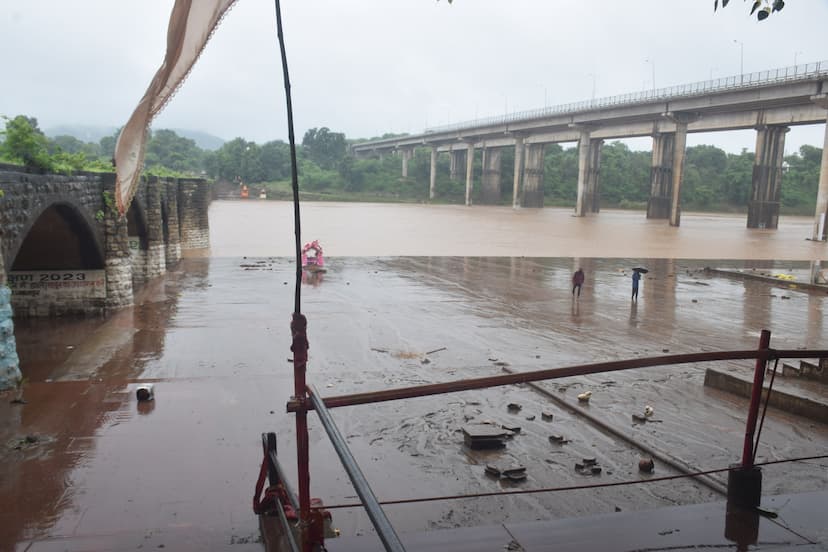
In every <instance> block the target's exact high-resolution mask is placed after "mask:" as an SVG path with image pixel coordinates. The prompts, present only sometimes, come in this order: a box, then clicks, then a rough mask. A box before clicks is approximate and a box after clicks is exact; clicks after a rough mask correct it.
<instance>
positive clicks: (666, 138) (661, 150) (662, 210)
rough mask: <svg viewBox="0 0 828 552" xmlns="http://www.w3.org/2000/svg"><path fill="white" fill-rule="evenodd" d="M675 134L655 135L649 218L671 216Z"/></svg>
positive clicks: (648, 206)
mask: <svg viewBox="0 0 828 552" xmlns="http://www.w3.org/2000/svg"><path fill="white" fill-rule="evenodd" d="M674 143H675V134H673V133H664V134H656V135H654V136H653V161H652V165H651V168H650V199H649V201H647V218H648V219H666V218H670V200H671V197H672V195H673V193H672V188H673V147H674Z"/></svg>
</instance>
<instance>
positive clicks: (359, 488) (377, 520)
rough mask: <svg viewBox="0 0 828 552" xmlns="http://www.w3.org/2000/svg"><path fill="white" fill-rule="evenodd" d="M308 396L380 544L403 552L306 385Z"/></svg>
mask: <svg viewBox="0 0 828 552" xmlns="http://www.w3.org/2000/svg"><path fill="white" fill-rule="evenodd" d="M308 396H309V397H310V400H311V403H312V404H313V407H314V408H315V409H316V413H317V414H318V415H319V420H320V421H321V422H322V427H324V428H325V431H326V432H327V433H328V437H330V439H331V444H332V445H333V447H334V450H335V451H336V453H337V454H338V455H339V459H340V460H342V466H343V467H344V468H345V471H346V472H347V473H348V477H349V478H350V479H351V483H353V484H354V489H355V490H356V492H357V494H358V495H359V498H360V500H361V501H362V504H363V505H364V506H365V511H366V512H367V513H368V517H369V518H370V519H371V523H373V524H374V528H375V529H376V530H377V535H379V538H380V540H381V541H382V544H383V545H384V546H385V550H387V551H390V552H405V548H404V547H403V545H402V542H400V538H399V537H398V536H397V533H396V531H394V527H393V526H392V525H391V522H390V521H388V518H387V517H386V515H385V512H384V511H383V510H382V507H381V506H380V504H379V501H378V500H377V497H376V496H375V495H374V491H372V490H371V486H370V485H369V484H368V480H367V479H365V476H364V475H363V474H362V470H360V469H359V465H358V464H357V461H356V459H355V458H354V456H353V455H352V454H351V451H350V450H349V449H348V443H346V442H345V439H344V438H343V437H342V434H341V433H340V432H339V429H338V428H337V427H336V423H335V422H334V420H333V417H332V416H331V413H330V412H329V411H328V408H327V407H326V406H325V403H324V402H322V399H321V398H320V397H319V393H318V392H317V391H316V389H314V388H313V387H310V388H308Z"/></svg>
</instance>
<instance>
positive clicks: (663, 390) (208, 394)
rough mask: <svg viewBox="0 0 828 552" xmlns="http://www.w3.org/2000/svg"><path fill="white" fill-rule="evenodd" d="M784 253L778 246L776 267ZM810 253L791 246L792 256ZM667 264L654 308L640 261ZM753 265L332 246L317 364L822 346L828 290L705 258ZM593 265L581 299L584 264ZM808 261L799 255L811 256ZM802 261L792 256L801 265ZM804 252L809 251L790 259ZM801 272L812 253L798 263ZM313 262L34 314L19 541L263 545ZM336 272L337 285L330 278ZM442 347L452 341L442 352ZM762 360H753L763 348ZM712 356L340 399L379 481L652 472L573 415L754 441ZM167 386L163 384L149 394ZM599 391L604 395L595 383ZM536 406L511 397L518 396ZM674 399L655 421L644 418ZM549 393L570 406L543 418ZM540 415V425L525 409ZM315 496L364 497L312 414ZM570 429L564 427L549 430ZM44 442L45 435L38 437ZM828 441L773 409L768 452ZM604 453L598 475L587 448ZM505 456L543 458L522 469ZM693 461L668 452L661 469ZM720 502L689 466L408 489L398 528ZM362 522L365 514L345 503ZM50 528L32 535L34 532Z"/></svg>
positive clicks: (652, 282) (406, 373)
mask: <svg viewBox="0 0 828 552" xmlns="http://www.w3.org/2000/svg"><path fill="white" fill-rule="evenodd" d="M765 264H767V263H765ZM788 264H791V263H788ZM642 265H643V266H646V267H647V268H649V269H650V273H649V274H648V275H647V276H646V277H645V279H644V280H643V281H642V284H641V292H640V297H639V300H638V302H637V303H635V302H631V300H630V287H631V280H630V268H632V267H634V266H642ZM705 265H714V266H733V267H743V266H755V264H754V263H742V262H733V261H720V262H716V261H708V262H700V261H690V262H683V261H669V260H646V259H634V260H633V259H629V260H627V259H612V260H593V259H581V260H572V259H537V258H536V259H528V258H462V257H439V258H438V257H434V258H429V257H399V258H391V257H389V258H360V259H356V258H333V259H330V260H329V264H328V272H327V273H325V274H323V275H322V276H321V278H320V279H318V280H316V281H309V282H307V283H306V285H304V286H303V294H304V295H303V304H302V309H303V312H304V313H305V314H306V315H307V316H308V320H309V328H308V333H309V339H310V346H311V348H310V364H309V372H308V378H309V381H310V382H312V383H313V384H315V385H316V386H317V387H318V388H319V390H320V392H321V393H322V394H323V395H334V394H343V393H349V392H363V391H371V390H380V389H387V388H390V387H401V386H409V385H416V384H420V383H431V382H441V381H449V380H455V379H461V378H465V377H476V376H485V375H493V374H500V373H503V372H502V370H503V367H504V365H508V366H507V367H508V368H509V369H514V370H532V369H540V368H551V367H558V366H566V365H572V364H581V363H586V362H594V361H600V360H612V359H624V358H635V357H638V356H653V355H661V354H665V353H667V352H669V353H685V352H696V351H702V350H716V349H747V348H754V347H756V345H757V343H758V334H759V330H760V329H762V328H768V329H770V330H771V331H772V333H773V338H772V345H773V346H774V347H777V348H790V349H793V348H797V347H810V348H816V347H822V348H824V347H825V345H826V343H828V323H826V322H825V320H824V310H825V303H826V301H828V295H825V294H824V293H820V292H805V291H799V290H790V289H787V288H785V289H782V288H776V287H773V286H772V285H771V284H767V283H764V282H756V281H744V282H741V281H736V280H732V279H728V278H723V277H713V276H708V275H705V274H704V273H703V272H701V271H700V270H699V269H700V268H702V267H704V266H705ZM577 266H581V267H583V268H584V270H585V272H586V282H585V285H584V289H583V293H582V295H581V297H580V299H579V300H578V301H577V302H574V301H573V300H572V297H571V294H570V290H571V285H570V280H571V276H572V272H573V271H574V270H575V268H577ZM797 266H799V265H797ZM785 267H786V266H784V265H778V268H779V269H780V270H782V269H785ZM788 268H790V267H788ZM800 268H801V267H800ZM293 270H294V269H293V267H292V265H291V263H290V261H289V260H288V259H282V258H246V259H243V258H235V259H234V258H212V259H188V260H185V261H183V262H182V263H181V264H180V265H179V266H177V267H176V269H175V271H173V272H170V273H168V274H167V275H166V276H165V277H163V278H161V279H159V280H157V281H155V282H153V283H151V284H150V285H149V286H148V287H147V288H146V289H144V290H143V291H142V293H141V297H140V300H141V304H140V305H138V306H136V307H135V308H133V309H128V310H125V311H123V312H120V313H118V314H116V315H114V316H112V317H110V318H109V319H107V320H79V321H67V320H60V321H52V322H48V321H40V320H39V321H34V322H27V321H18V322H17V327H16V335H17V340H18V350H19V353H20V357H21V361H22V362H21V364H22V366H21V368H22V370H23V372H24V373H25V374H26V375H27V377H28V379H29V382H28V383H27V384H26V385H25V388H24V398H25V400H26V401H27V402H26V404H23V405H19V404H9V401H8V400H7V399H8V398H11V397H10V396H8V395H6V396H4V400H3V401H2V404H0V420H2V427H0V447H2V448H0V459H2V462H0V503H2V504H3V505H4V508H3V509H2V512H0V550H31V551H38V550H64V549H69V550H87V549H90V550H104V549H105V550H128V549H129V550H134V549H136V548H138V547H141V548H153V549H155V548H158V547H160V545H164V547H165V548H167V549H171V550H223V549H233V550H243V549H245V548H255V546H251V543H255V541H256V539H257V537H258V528H257V521H256V518H255V516H254V515H253V513H252V511H251V498H252V493H253V485H254V483H255V479H256V476H257V474H258V468H259V462H260V460H261V448H260V434H261V433H262V432H264V431H276V432H277V433H278V435H279V454H280V457H281V458H282V459H283V460H284V463H285V465H286V467H287V469H288V471H289V473H291V474H294V473H295V449H294V443H295V439H294V429H293V419H292V417H291V416H290V415H288V414H286V413H285V404H286V402H287V400H288V398H289V396H290V394H291V392H292V365H291V364H290V363H289V362H288V359H289V357H290V355H291V353H290V351H289V345H290V334H289V330H288V322H289V317H290V313H291V311H292V277H293ZM320 280H321V281H320ZM429 351H436V352H431V353H429V354H427V353H428V352H429ZM748 364H749V363H748ZM704 369H705V366H704V365H696V366H677V367H670V368H649V369H642V370H634V371H629V372H615V373H611V374H603V375H597V376H592V377H584V378H569V379H565V380H555V381H553V382H547V383H544V384H543V385H544V386H545V387H546V388H548V389H549V390H551V391H552V392H553V393H555V394H556V395H557V396H558V397H560V398H562V399H564V400H565V401H567V402H568V403H569V405H570V406H569V407H567V408H563V407H561V406H560V405H559V404H557V403H554V402H552V401H551V400H549V399H548V398H546V397H544V396H543V395H541V394H539V393H538V392H536V391H534V390H532V389H530V388H529V387H524V386H510V387H504V388H496V389H488V390H483V391H471V392H463V393H456V394H451V395H444V396H435V397H427V398H418V399H411V400H408V401H403V402H389V403H381V404H377V405H369V406H357V407H347V408H341V409H337V410H334V411H333V414H334V417H335V419H336V421H337V423H338V424H339V427H340V429H341V431H342V433H343V434H344V435H345V436H346V437H347V439H348V442H349V444H350V445H351V447H352V450H353V452H354V455H355V456H356V458H357V459H358V461H359V462H360V464H361V466H362V468H363V471H364V472H365V474H366V476H367V477H368V479H369V481H370V482H371V484H372V485H373V487H374V490H375V491H376V493H377V495H378V496H379V497H380V498H381V499H400V498H413V497H426V496H433V495H447V494H460V493H474V492H490V491H496V490H498V489H502V488H515V487H517V488H538V487H553V486H567V485H577V484H582V483H597V482H607V481H622V480H629V479H640V478H642V477H646V476H642V475H641V474H640V473H639V472H638V467H637V465H638V460H639V456H640V454H639V451H638V450H637V449H636V448H635V447H633V446H632V445H630V444H628V443H625V442H623V441H621V440H619V439H617V438H615V437H611V436H609V435H607V434H606V433H604V432H603V431H601V430H599V429H597V428H596V427H594V426H593V425H591V424H590V423H588V422H587V421H585V420H584V419H583V418H581V417H579V416H577V415H576V414H575V413H574V411H579V410H588V412H589V413H590V414H592V415H593V416H596V417H598V418H600V419H601V420H602V421H604V422H606V423H607V424H610V425H612V426H613V427H615V428H617V429H619V430H620V431H622V432H624V433H625V434H627V435H629V436H631V437H633V438H635V439H639V440H641V441H644V442H646V443H647V444H649V445H650V446H652V447H655V448H657V449H658V450H660V451H663V452H664V453H665V454H669V455H671V456H673V457H676V458H678V459H680V460H681V461H683V462H684V463H686V464H688V465H690V466H692V467H696V468H699V469H709V468H719V467H726V466H727V465H728V464H729V463H731V462H734V461H736V460H738V459H739V457H740V454H741V450H742V439H743V436H744V423H745V412H746V407H747V401H746V400H744V399H741V398H737V397H733V396H730V395H727V394H724V393H721V392H718V391H713V390H710V389H706V388H704V387H703V385H702V382H703V378H704ZM146 382H152V383H154V386H155V392H156V399H155V401H153V402H149V403H138V402H136V399H135V393H134V392H135V388H136V386H137V385H138V384H139V383H146ZM584 391H591V392H592V398H591V400H590V402H589V404H588V405H586V406H583V405H579V404H578V401H577V399H576V395H577V394H579V393H582V392H584ZM509 403H517V404H520V405H522V410H520V412H519V413H510V412H509V411H508V410H507V404H509ZM645 405H650V406H652V407H653V409H654V414H653V416H652V419H654V420H658V421H656V422H648V423H645V424H635V425H634V424H633V423H632V418H631V415H632V414H633V413H639V412H643V409H644V407H645ZM544 410H545V411H551V412H552V413H553V414H554V419H553V421H551V422H549V421H546V420H543V419H542V418H541V411H544ZM532 416H535V418H534V419H533V420H529V419H528V418H530V417H532ZM484 421H492V422H497V423H502V424H510V425H517V426H520V427H521V432H520V434H518V435H517V436H515V437H514V438H513V439H512V440H510V441H509V442H508V444H507V446H506V448H505V449H502V450H499V451H484V452H480V451H471V450H469V449H467V448H465V447H464V446H463V436H462V434H461V433H460V431H459V430H460V427H462V426H463V425H464V424H466V423H475V422H484ZM310 426H311V429H310V437H311V473H312V481H311V486H312V494H313V496H318V497H321V498H323V499H324V500H325V502H326V503H328V504H339V503H351V502H355V501H356V497H355V494H356V493H355V492H354V491H353V489H352V488H351V487H350V484H349V482H348V479H347V476H346V475H345V473H344V471H343V470H342V469H341V467H340V465H339V462H338V460H337V459H336V456H335V453H334V452H333V450H332V448H331V446H330V444H329V443H328V440H327V437H326V436H325V434H324V431H323V430H322V428H321V426H320V425H319V423H318V421H317V420H316V419H315V417H314V416H313V415H311V416H310ZM552 433H557V434H563V435H565V436H566V438H567V439H569V442H568V443H567V444H565V445H552V444H550V442H549V440H548V437H549V435H550V434H552ZM27 436H29V437H30V438H29V439H27V438H26V437H27ZM826 450H828V427H826V426H825V425H821V424H818V423H816V422H813V421H810V420H807V419H804V418H799V417H796V416H791V415H787V414H785V413H782V412H779V411H777V410H774V409H773V408H771V409H770V410H769V411H768V419H767V420H766V422H765V425H764V430H763V433H762V442H761V444H760V446H759V451H758V457H757V460H759V461H761V460H765V459H780V458H786V457H792V456H806V455H809V454H823V453H825V451H826ZM584 457H595V458H596V459H597V461H598V463H599V464H600V465H601V466H602V468H603V470H602V473H601V474H600V475H598V476H585V475H582V474H580V473H577V472H576V471H575V469H574V464H575V463H576V462H578V461H580V460H581V459H582V458H584ZM486 463H497V464H501V465H507V464H511V463H516V464H522V465H524V466H525V467H526V473H527V475H528V479H527V480H526V481H525V482H522V483H504V482H500V481H497V480H495V479H493V478H490V477H488V476H486V475H485V474H484V466H485V464H486ZM672 473H675V472H674V471H672V470H671V469H669V468H668V467H666V466H664V465H659V463H658V462H657V463H656V468H655V475H668V474H672ZM825 488H828V464H826V462H825V461H822V462H820V461H812V462H801V463H796V464H782V465H779V466H774V467H768V468H766V469H765V479H764V485H763V490H764V492H765V493H767V494H779V493H792V492H801V491H811V490H818V489H825ZM719 498H720V496H719V495H717V494H716V493H715V492H713V491H711V490H710V489H708V488H707V487H705V486H702V485H699V484H698V483H696V482H693V481H690V480H678V481H674V482H666V483H658V484H649V485H640V486H631V487H619V488H610V489H601V490H590V491H573V492H566V493H551V494H533V495H520V496H509V497H502V498H491V497H489V498H485V499H464V500H459V501H444V502H433V503H424V504H414V505H399V506H390V507H388V508H387V512H388V513H389V516H390V518H391V521H392V522H393V523H394V525H395V527H396V528H397V530H398V531H401V532H406V531H419V530H428V529H435V528H443V527H456V526H471V525H487V524H492V523H498V522H503V521H506V522H517V521H533V520H537V519H551V518H561V517H571V516H580V515H587V514H594V513H607V512H614V511H618V510H619V509H620V510H621V511H629V510H645V509H653V508H658V507H659V506H664V505H674V504H693V503H702V502H710V501H715V500H718V499H719ZM334 525H335V526H337V527H339V528H340V529H341V530H342V533H343V534H345V535H357V534H365V533H369V532H370V531H371V528H370V523H369V521H368V519H367V517H366V516H365V514H364V513H362V512H361V511H359V510H336V511H335V512H334ZM30 543H33V544H31V545H30Z"/></svg>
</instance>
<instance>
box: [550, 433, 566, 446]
mask: <svg viewBox="0 0 828 552" xmlns="http://www.w3.org/2000/svg"><path fill="white" fill-rule="evenodd" d="M549 442H550V443H552V444H554V445H565V444H566V443H568V442H569V439H566V438H565V437H564V436H563V435H558V434H556V433H553V434H552V435H550V436H549Z"/></svg>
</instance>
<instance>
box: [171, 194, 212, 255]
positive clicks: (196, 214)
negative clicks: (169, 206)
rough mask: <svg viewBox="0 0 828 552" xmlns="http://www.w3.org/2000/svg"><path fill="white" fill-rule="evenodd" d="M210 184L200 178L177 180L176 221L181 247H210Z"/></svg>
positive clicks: (183, 248) (186, 248) (185, 248)
mask: <svg viewBox="0 0 828 552" xmlns="http://www.w3.org/2000/svg"><path fill="white" fill-rule="evenodd" d="M209 207H210V184H209V183H208V182H207V181H205V180H202V179H194V178H193V179H190V178H181V179H179V181H178V221H179V225H180V232H181V249H182V250H188V249H205V248H208V247H210V224H209V221H208V217H207V209H208V208H209Z"/></svg>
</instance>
